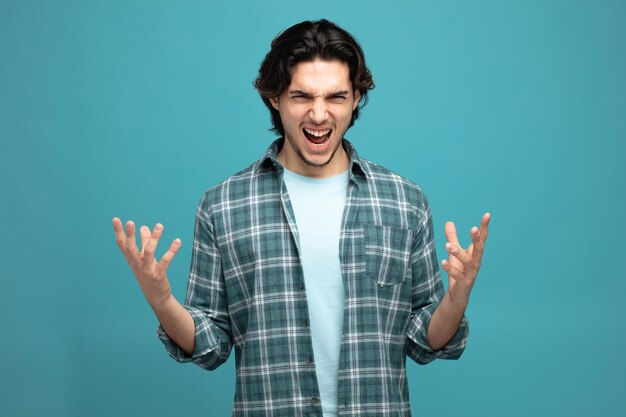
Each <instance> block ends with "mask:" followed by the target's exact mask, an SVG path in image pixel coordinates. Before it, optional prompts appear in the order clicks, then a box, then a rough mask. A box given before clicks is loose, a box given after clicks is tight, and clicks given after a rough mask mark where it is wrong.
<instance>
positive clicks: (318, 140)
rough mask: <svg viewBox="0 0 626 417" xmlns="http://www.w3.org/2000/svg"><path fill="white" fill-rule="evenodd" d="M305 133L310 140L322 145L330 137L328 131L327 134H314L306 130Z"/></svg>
mask: <svg viewBox="0 0 626 417" xmlns="http://www.w3.org/2000/svg"><path fill="white" fill-rule="evenodd" d="M304 134H305V135H306V138H307V139H308V140H310V141H311V142H313V143H314V144H316V145H321V144H322V143H324V142H325V141H326V139H328V133H327V134H325V135H324V136H313V135H310V134H308V133H307V132H306V131H304Z"/></svg>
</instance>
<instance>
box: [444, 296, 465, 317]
mask: <svg viewBox="0 0 626 417" xmlns="http://www.w3.org/2000/svg"><path fill="white" fill-rule="evenodd" d="M446 298H447V299H448V304H449V305H450V307H451V308H452V309H454V310H455V311H461V312H463V313H464V312H465V309H466V308H467V305H468V304H469V297H455V296H453V295H452V294H450V291H448V292H446V294H445V295H444V299H446Z"/></svg>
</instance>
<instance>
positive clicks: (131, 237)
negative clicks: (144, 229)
mask: <svg viewBox="0 0 626 417" xmlns="http://www.w3.org/2000/svg"><path fill="white" fill-rule="evenodd" d="M125 245H126V250H128V251H130V252H131V253H135V252H136V251H137V241H136V240H135V223H133V222H132V221H130V220H129V221H127V222H126V244H125Z"/></svg>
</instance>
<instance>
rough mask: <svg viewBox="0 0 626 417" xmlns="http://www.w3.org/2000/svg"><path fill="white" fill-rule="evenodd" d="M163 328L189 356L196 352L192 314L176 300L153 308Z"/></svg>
mask: <svg viewBox="0 0 626 417" xmlns="http://www.w3.org/2000/svg"><path fill="white" fill-rule="evenodd" d="M152 309H153V310H154V313H155V314H156V316H157V318H158V319H159V322H160V323H161V327H163V330H165V332H166V333H167V335H168V336H169V337H170V338H171V339H172V340H173V341H174V342H175V343H176V344H177V345H178V347H180V348H181V349H182V350H183V351H184V352H185V353H186V354H187V355H191V354H193V352H194V350H195V338H196V326H195V323H194V321H193V318H192V317H191V314H189V312H188V311H187V310H186V309H185V308H184V307H183V306H182V305H181V304H180V303H179V302H178V301H177V300H176V299H175V298H174V296H172V295H170V297H169V298H168V299H167V300H166V301H165V302H163V303H162V304H161V305H159V306H152Z"/></svg>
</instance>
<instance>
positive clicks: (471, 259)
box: [441, 213, 491, 307]
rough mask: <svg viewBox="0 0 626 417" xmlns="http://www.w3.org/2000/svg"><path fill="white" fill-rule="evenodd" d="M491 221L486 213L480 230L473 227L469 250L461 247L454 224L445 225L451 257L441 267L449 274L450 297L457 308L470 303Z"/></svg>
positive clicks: (443, 261)
mask: <svg viewBox="0 0 626 417" xmlns="http://www.w3.org/2000/svg"><path fill="white" fill-rule="evenodd" d="M490 219H491V215H490V214H489V213H485V214H483V218H482V220H481V222H480V229H479V228H478V227H472V229H471V230H470V236H471V238H472V243H471V244H470V245H469V246H468V247H467V249H463V248H462V247H461V244H460V243H459V240H458V238H457V234H456V227H455V226H454V223H452V222H447V223H446V225H445V232H446V239H447V240H448V242H447V243H446V250H447V251H448V254H449V257H448V259H444V260H442V261H441V266H442V268H443V269H444V271H446V272H447V273H448V296H449V297H450V301H452V302H453V303H454V304H455V305H457V306H463V307H466V306H467V304H468V302H469V296H470V292H471V291H472V287H473V286H474V282H476V276H477V275H478V270H479V269H480V263H481V261H482V257H483V251H484V249H485V241H486V240H487V232H488V228H489V220H490Z"/></svg>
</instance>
